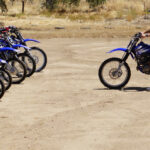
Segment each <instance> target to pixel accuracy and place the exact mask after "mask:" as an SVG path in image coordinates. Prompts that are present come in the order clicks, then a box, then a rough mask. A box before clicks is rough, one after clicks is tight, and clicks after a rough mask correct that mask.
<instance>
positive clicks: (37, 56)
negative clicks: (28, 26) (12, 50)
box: [5, 26, 47, 72]
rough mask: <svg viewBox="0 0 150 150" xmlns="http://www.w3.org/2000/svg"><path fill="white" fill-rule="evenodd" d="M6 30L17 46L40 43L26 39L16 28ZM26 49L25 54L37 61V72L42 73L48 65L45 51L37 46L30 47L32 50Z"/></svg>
mask: <svg viewBox="0 0 150 150" xmlns="http://www.w3.org/2000/svg"><path fill="white" fill-rule="evenodd" d="M5 30H7V31H9V32H10V34H11V35H10V36H11V38H12V39H13V40H14V42H15V43H16V44H21V45H24V46H27V42H36V43H40V42H39V41H37V40H34V39H24V38H23V36H22V34H21V32H20V31H19V29H18V28H17V27H15V26H9V27H6V28H5ZM24 49H25V52H24V53H26V54H28V55H29V56H31V57H33V59H34V60H35V62H36V72H40V71H42V70H43V69H44V68H45V67H46V65H47V55H46V53H45V52H44V50H42V49H41V48H39V47H36V46H33V47H30V49H26V48H24Z"/></svg>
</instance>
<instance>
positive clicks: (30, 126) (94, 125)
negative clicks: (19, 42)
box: [0, 38, 150, 150]
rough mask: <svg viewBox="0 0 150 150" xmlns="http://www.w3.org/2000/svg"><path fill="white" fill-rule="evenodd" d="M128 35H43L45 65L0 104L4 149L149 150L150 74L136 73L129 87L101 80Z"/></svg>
mask: <svg viewBox="0 0 150 150" xmlns="http://www.w3.org/2000/svg"><path fill="white" fill-rule="evenodd" d="M127 43H128V39H92V38H91V39H90V38H88V39H84V38H83V39H82V38H80V39H79V38H76V39H69V38H68V39H67V38H65V39H60V38H58V39H54V38H53V39H42V40H41V44H40V45H39V46H40V47H41V48H43V49H44V50H45V51H46V53H47V56H48V64H47V67H46V69H45V70H44V71H43V72H41V73H37V74H34V75H33V76H32V77H31V78H28V79H26V80H25V81H24V82H23V83H22V84H20V85H13V86H12V87H11V89H10V90H9V91H8V92H7V93H6V94H5V96H4V97H3V98H2V102H1V103H0V150H148V149H150V132H149V131H150V121H149V120H150V109H149V106H150V98H149V96H150V92H148V91H146V89H145V88H146V87H148V86H150V77H149V76H147V75H143V74H141V73H140V72H137V71H136V69H135V68H136V64H135V62H134V61H133V60H132V59H131V58H130V59H129V60H128V63H129V66H130V67H131V71H132V77H131V79H130V81H129V83H128V85H127V86H126V87H125V89H124V90H122V91H119V90H108V89H106V88H104V86H103V85H102V84H101V83H100V82H99V79H98V75H97V74H98V68H99V65H100V64H101V62H102V61H103V60H105V59H106V58H108V57H112V56H119V57H121V56H122V53H113V54H106V52H107V51H108V50H110V49H112V48H116V47H125V46H126V45H127Z"/></svg>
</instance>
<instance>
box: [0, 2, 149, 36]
mask: <svg viewBox="0 0 150 150" xmlns="http://www.w3.org/2000/svg"><path fill="white" fill-rule="evenodd" d="M135 2H136V3H135ZM39 4H40V0H39V1H35V0H34V5H31V4H30V3H27V4H26V9H25V11H26V13H25V14H21V13H20V12H21V8H20V3H19V2H16V3H15V4H14V6H13V7H10V6H11V4H10V3H9V12H8V14H7V15H5V16H0V20H1V22H3V23H4V24H5V25H6V26H7V25H15V26H17V27H19V28H21V29H23V33H24V34H25V35H26V36H27V37H29V36H30V37H33V38H52V37H127V36H128V37H129V36H131V35H133V34H134V33H136V32H139V31H142V30H145V29H146V28H148V26H149V24H150V21H148V22H146V23H145V22H144V23H143V22H142V23H141V24H139V22H138V21H136V22H135V23H134V20H136V18H137V17H139V16H142V15H144V14H145V10H148V9H149V8H148V6H150V5H148V4H150V0H147V1H146V5H144V3H143V1H142V0H136V1H135V0H108V1H107V2H106V3H105V4H104V5H103V6H102V7H101V8H97V9H96V11H92V10H89V7H88V5H87V3H85V2H83V1H82V3H81V4H80V6H79V7H78V8H72V10H69V9H67V11H66V12H63V13H61V11H60V10H59V12H48V11H44V10H41V8H40V5H39ZM29 6H30V7H29ZM14 8H15V9H14ZM142 21H143V20H142ZM55 27H64V28H65V29H62V30H56V29H55Z"/></svg>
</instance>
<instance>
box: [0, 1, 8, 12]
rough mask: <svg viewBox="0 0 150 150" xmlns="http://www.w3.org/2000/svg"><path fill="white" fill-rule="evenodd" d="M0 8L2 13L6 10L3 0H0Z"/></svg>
mask: <svg viewBox="0 0 150 150" xmlns="http://www.w3.org/2000/svg"><path fill="white" fill-rule="evenodd" d="M0 8H1V11H2V13H4V12H7V11H8V9H7V5H6V2H5V0H0Z"/></svg>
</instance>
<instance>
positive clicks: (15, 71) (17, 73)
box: [7, 60, 24, 82]
mask: <svg viewBox="0 0 150 150" xmlns="http://www.w3.org/2000/svg"><path fill="white" fill-rule="evenodd" d="M8 65H9V67H7V68H9V69H8V71H9V73H10V74H11V77H12V81H13V82H17V81H18V80H21V79H22V77H23V76H24V68H23V66H22V65H21V64H20V63H19V62H18V61H15V60H11V61H9V62H8Z"/></svg>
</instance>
